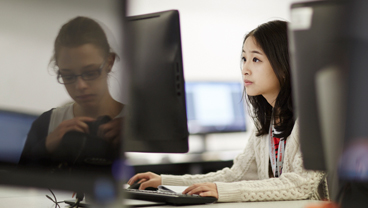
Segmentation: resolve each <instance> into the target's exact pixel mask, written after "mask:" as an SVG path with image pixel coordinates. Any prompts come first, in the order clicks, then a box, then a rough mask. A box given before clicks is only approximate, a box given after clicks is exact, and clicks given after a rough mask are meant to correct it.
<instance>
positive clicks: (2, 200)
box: [0, 186, 323, 208]
mask: <svg viewBox="0 0 368 208" xmlns="http://www.w3.org/2000/svg"><path fill="white" fill-rule="evenodd" d="M54 193H55V195H56V197H57V200H58V201H63V200H69V199H72V193H70V192H60V191H55V192H54ZM45 195H49V196H52V195H51V193H50V191H49V190H44V189H33V188H15V187H6V186H0V208H8V207H12V208H13V207H15V208H17V207H27V208H33V207H37V208H53V207H55V205H54V203H53V202H52V201H50V200H49V199H47V198H46V197H45ZM140 202H141V203H142V204H144V203H146V202H144V201H138V200H129V201H128V203H129V204H137V203H140ZM314 203H323V202H319V201H308V200H300V201H275V202H243V203H215V204H208V205H196V206H180V208H186V207H191V208H205V207H211V208H247V207H251V208H270V207H272V208H289V207H290V208H305V207H306V206H307V205H309V204H314ZM60 207H68V206H67V205H66V204H64V203H62V204H60ZM122 207H123V206H122ZM153 207H154V208H173V207H176V206H167V205H157V206H153ZM176 208H177V207H176Z"/></svg>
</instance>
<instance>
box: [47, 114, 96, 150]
mask: <svg viewBox="0 0 368 208" xmlns="http://www.w3.org/2000/svg"><path fill="white" fill-rule="evenodd" d="M95 120H96V119H94V118H90V117H75V118H73V119H70V120H65V121H63V122H61V123H60V124H59V126H58V127H56V129H55V130H54V131H53V132H51V133H50V134H49V135H48V136H47V138H46V144H45V145H46V149H47V151H48V152H49V153H52V152H54V151H55V150H56V148H57V147H58V146H59V144H60V142H61V139H62V138H63V136H64V135H65V133H67V132H69V131H79V132H82V133H88V132H89V128H88V125H87V124H86V122H93V121H95Z"/></svg>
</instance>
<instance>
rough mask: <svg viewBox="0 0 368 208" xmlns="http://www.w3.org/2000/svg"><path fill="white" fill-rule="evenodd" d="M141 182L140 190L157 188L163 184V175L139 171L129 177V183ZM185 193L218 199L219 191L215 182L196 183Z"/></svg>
mask: <svg viewBox="0 0 368 208" xmlns="http://www.w3.org/2000/svg"><path fill="white" fill-rule="evenodd" d="M135 182H138V183H140V187H139V190H145V189H146V188H147V187H153V188H157V187H158V186H159V185H162V184H161V176H159V175H157V174H155V173H152V172H146V173H138V174H136V175H134V176H133V177H132V178H130V179H129V181H128V184H129V185H133V184H134V183H135ZM183 194H189V195H193V194H198V195H200V196H212V197H216V198H217V199H218V191H217V186H216V184H215V183H196V184H193V185H191V186H189V187H188V188H187V189H185V190H184V192H183Z"/></svg>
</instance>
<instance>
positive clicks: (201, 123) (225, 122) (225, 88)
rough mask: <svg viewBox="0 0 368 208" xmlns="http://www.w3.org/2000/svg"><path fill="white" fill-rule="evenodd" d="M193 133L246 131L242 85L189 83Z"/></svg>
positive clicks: (190, 125) (189, 106)
mask: <svg viewBox="0 0 368 208" xmlns="http://www.w3.org/2000/svg"><path fill="white" fill-rule="evenodd" d="M185 91H186V104H187V117H188V128H189V132H190V134H210V133H226V132H243V131H246V125H245V111H244V102H243V99H242V96H243V86H242V84H241V83H240V82H230V81H228V82H226V81H222V82H205V81H201V82H199V81H197V82H186V83H185Z"/></svg>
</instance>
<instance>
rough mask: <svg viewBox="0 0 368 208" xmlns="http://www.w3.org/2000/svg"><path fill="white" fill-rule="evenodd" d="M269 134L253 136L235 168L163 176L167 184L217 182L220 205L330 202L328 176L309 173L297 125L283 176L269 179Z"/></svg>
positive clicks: (163, 182) (286, 151)
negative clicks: (310, 201) (306, 200)
mask: <svg viewBox="0 0 368 208" xmlns="http://www.w3.org/2000/svg"><path fill="white" fill-rule="evenodd" d="M268 140H269V135H264V136H260V137H256V136H255V132H253V133H252V135H251V137H250V138H249V141H248V143H247V145H246V147H245V149H244V151H243V152H242V153H241V154H239V155H238V156H237V157H236V158H235V160H234V165H233V166H232V167H231V168H224V169H222V170H219V171H217V172H212V173H208V174H198V175H183V176H174V175H161V176H162V184H163V185H178V186H189V185H192V184H194V183H203V182H214V183H216V185H217V190H218V195H219V198H218V201H219V202H234V201H276V200H300V199H317V200H318V199H328V197H329V195H328V191H327V183H326V179H325V174H324V173H323V172H319V171H307V170H305V169H304V168H303V160H302V155H301V152H300V145H299V128H298V124H297V122H295V125H294V128H293V131H292V132H291V134H290V136H289V137H288V138H287V144H286V149H285V158H284V165H283V170H282V175H281V176H280V177H279V178H270V177H269V170H268V168H269V158H270V157H269V150H268V148H269V145H268Z"/></svg>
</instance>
